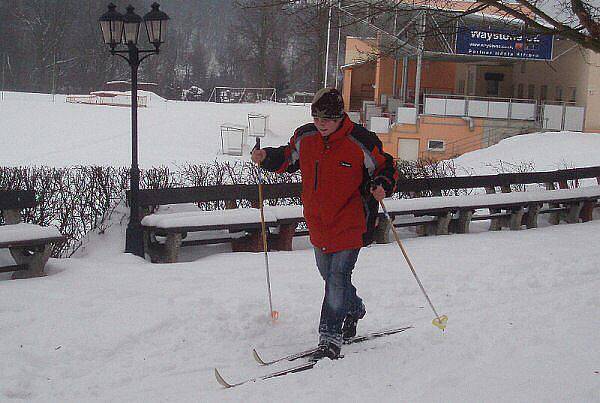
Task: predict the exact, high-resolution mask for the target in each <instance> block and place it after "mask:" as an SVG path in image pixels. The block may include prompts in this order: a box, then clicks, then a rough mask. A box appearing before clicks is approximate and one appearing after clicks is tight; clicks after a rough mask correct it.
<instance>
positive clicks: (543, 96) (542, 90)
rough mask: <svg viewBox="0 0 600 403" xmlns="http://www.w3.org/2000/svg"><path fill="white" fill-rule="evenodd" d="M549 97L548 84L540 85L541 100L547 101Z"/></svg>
mask: <svg viewBox="0 0 600 403" xmlns="http://www.w3.org/2000/svg"><path fill="white" fill-rule="evenodd" d="M546 99H548V86H547V85H542V86H541V87H540V101H545V100H546Z"/></svg>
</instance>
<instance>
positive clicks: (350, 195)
mask: <svg viewBox="0 0 600 403" xmlns="http://www.w3.org/2000/svg"><path fill="white" fill-rule="evenodd" d="M265 151H266V152H267V157H266V158H265V160H264V161H263V163H262V167H263V168H264V169H266V170H269V171H276V172H284V171H287V172H295V171H297V170H298V169H300V171H301V173H302V204H303V205H304V217H305V219H306V223H307V225H308V230H309V233H310V240H311V243H312V244H313V245H314V246H315V247H317V248H320V249H321V250H322V251H324V252H325V253H333V252H338V251H341V250H345V249H356V248H360V247H361V246H364V245H368V244H370V243H371V242H372V239H373V230H374V227H375V219H376V217H377V211H378V203H377V201H376V200H375V199H374V198H373V196H371V193H370V187H371V184H375V185H382V186H383V188H384V189H385V191H386V193H387V195H388V196H389V195H390V194H391V193H392V192H393V191H394V189H395V185H396V181H397V179H398V172H397V171H396V169H395V167H394V163H393V159H392V157H391V156H390V155H389V154H386V153H384V152H383V150H382V145H381V141H380V140H379V138H377V135H376V134H375V133H372V132H370V131H368V130H366V129H365V128H363V127H362V126H359V125H355V124H354V123H353V122H352V121H351V120H350V119H349V118H348V116H347V115H346V116H345V117H344V120H343V122H342V124H341V126H340V128H339V129H338V130H337V131H335V132H334V133H332V134H330V135H329V136H327V137H323V136H322V135H321V133H319V131H318V130H317V128H316V126H315V125H314V124H312V123H310V124H306V125H304V126H301V127H299V128H298V129H296V132H295V133H294V135H293V136H292V138H291V139H290V142H289V143H288V144H287V145H286V146H282V147H279V148H270V147H268V148H265Z"/></svg>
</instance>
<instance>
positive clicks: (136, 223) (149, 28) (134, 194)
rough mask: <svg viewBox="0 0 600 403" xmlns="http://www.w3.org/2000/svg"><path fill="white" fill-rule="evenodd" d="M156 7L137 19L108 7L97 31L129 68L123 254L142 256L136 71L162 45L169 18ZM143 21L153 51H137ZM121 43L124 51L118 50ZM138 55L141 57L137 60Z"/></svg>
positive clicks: (134, 15)
mask: <svg viewBox="0 0 600 403" xmlns="http://www.w3.org/2000/svg"><path fill="white" fill-rule="evenodd" d="M159 7H160V6H159V4H158V3H154V4H152V10H151V11H150V12H149V13H147V14H146V15H144V17H143V18H142V17H140V16H139V15H137V14H136V13H135V12H134V8H133V7H132V6H131V5H130V6H128V7H127V13H125V14H121V13H119V12H118V11H117V10H116V8H117V7H116V6H115V5H114V4H113V3H110V4H109V5H108V11H107V12H106V13H104V14H103V15H102V16H101V17H100V19H99V20H98V21H99V22H100V29H101V30H102V38H103V39H104V43H105V44H107V45H109V46H110V53H111V54H112V55H115V56H119V57H122V58H123V59H125V60H126V61H127V63H129V65H130V66H131V169H130V177H129V182H130V192H129V207H130V215H129V224H128V225H127V233H126V236H125V252H128V253H133V254H135V255H137V256H141V257H144V239H143V232H142V225H141V215H140V209H139V204H138V193H139V190H140V169H139V166H138V133H137V108H138V99H137V90H138V88H137V87H138V81H137V78H138V77H137V76H138V74H137V72H138V67H139V65H140V63H141V62H142V61H143V60H144V59H146V58H147V57H149V56H151V55H155V54H157V53H159V48H160V45H161V44H163V43H164V42H165V35H166V33H167V20H169V16H168V15H167V14H165V13H164V12H162V11H160V10H159ZM142 21H143V22H144V25H145V27H146V33H147V34H148V42H150V43H151V44H152V45H154V49H139V48H138V39H139V33H140V25H141V23H142ZM120 44H123V45H125V46H126V47H127V49H122V50H120V49H118V47H119V45H120ZM140 56H141V57H140Z"/></svg>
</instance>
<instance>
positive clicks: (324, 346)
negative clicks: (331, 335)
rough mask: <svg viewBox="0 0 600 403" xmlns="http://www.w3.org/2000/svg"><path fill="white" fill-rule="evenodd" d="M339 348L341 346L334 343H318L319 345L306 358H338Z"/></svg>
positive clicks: (313, 359) (311, 359)
mask: <svg viewBox="0 0 600 403" xmlns="http://www.w3.org/2000/svg"><path fill="white" fill-rule="evenodd" d="M340 350H341V348H340V347H339V346H337V345H335V344H334V343H331V342H324V343H319V347H318V348H317V351H315V352H314V353H312V354H311V356H310V357H309V358H308V359H309V360H310V361H319V360H322V359H323V358H329V359H330V360H337V359H338V358H340Z"/></svg>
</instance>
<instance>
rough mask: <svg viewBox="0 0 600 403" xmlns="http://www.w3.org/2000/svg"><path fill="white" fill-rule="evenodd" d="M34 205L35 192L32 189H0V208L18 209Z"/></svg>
mask: <svg viewBox="0 0 600 403" xmlns="http://www.w3.org/2000/svg"><path fill="white" fill-rule="evenodd" d="M35 205H36V202H35V192H34V191H32V190H1V191H0V210H20V209H24V208H31V207H35Z"/></svg>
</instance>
